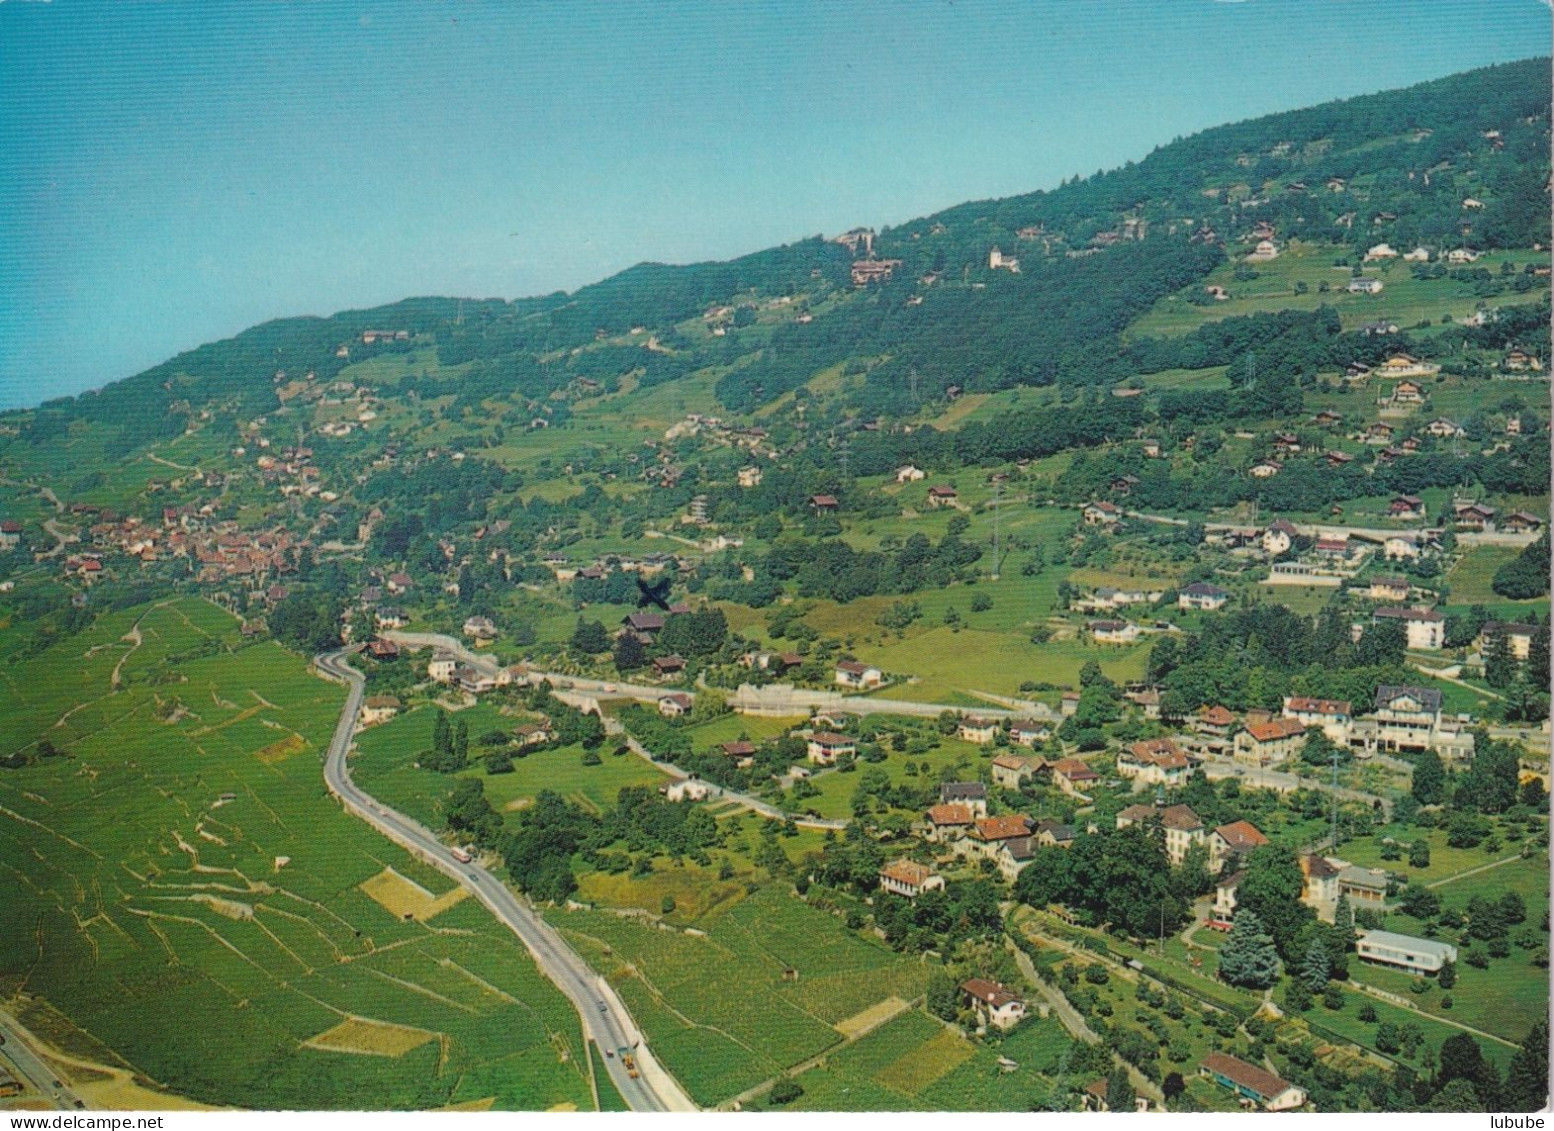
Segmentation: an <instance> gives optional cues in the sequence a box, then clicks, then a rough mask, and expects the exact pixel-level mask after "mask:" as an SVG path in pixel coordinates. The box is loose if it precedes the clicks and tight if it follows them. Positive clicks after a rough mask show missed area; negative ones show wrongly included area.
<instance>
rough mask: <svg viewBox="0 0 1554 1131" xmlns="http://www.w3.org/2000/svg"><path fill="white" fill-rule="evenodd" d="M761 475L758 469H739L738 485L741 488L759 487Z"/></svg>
mask: <svg viewBox="0 0 1554 1131" xmlns="http://www.w3.org/2000/svg"><path fill="white" fill-rule="evenodd" d="M762 474H763V473H762V471H761V469H760V468H759V467H741V468H740V469H739V485H740V486H741V487H759V486H760V485H761V476H762Z"/></svg>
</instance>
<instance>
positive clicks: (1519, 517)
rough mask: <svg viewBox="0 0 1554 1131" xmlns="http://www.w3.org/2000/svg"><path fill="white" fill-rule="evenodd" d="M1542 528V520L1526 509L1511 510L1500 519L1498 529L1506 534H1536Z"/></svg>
mask: <svg viewBox="0 0 1554 1131" xmlns="http://www.w3.org/2000/svg"><path fill="white" fill-rule="evenodd" d="M1542 528H1543V520H1542V519H1541V518H1539V517H1538V516H1537V515H1535V514H1528V513H1527V512H1526V511H1512V512H1511V513H1510V514H1508V515H1506V516H1505V517H1504V518H1503V519H1501V520H1500V529H1501V530H1504V531H1506V532H1507V533H1508V534H1536V533H1537V532H1538V531H1539V530H1541V529H1542Z"/></svg>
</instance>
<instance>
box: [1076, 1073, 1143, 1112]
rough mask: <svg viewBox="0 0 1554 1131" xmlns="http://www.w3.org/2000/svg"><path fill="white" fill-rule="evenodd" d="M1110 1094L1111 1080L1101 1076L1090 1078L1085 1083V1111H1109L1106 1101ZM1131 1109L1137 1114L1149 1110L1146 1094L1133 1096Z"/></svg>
mask: <svg viewBox="0 0 1554 1131" xmlns="http://www.w3.org/2000/svg"><path fill="white" fill-rule="evenodd" d="M1110 1094H1111V1081H1109V1080H1107V1079H1106V1077H1104V1076H1102V1077H1101V1078H1100V1079H1098V1080H1091V1081H1090V1082H1089V1083H1088V1084H1086V1085H1085V1094H1084V1110H1085V1111H1111V1105H1110V1104H1109V1103H1107V1102H1106V1098H1107V1096H1109V1095H1110ZM1133 1110H1134V1112H1135V1113H1137V1114H1143V1113H1145V1112H1148V1111H1149V1097H1148V1096H1138V1095H1136V1096H1134V1097H1133Z"/></svg>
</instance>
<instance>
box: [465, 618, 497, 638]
mask: <svg viewBox="0 0 1554 1131" xmlns="http://www.w3.org/2000/svg"><path fill="white" fill-rule="evenodd" d="M464 635H465V636H472V637H474V638H475V639H476V640H495V639H496V636H497V632H496V625H494V624H492V623H491V618H490V617H468V618H466V619H465V621H464Z"/></svg>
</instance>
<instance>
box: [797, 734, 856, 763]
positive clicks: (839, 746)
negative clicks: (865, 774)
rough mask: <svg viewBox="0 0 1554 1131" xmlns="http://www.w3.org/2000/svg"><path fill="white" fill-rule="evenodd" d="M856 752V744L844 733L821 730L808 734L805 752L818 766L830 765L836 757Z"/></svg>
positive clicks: (834, 761)
mask: <svg viewBox="0 0 1554 1131" xmlns="http://www.w3.org/2000/svg"><path fill="white" fill-rule="evenodd" d="M856 753H858V744H857V743H856V742H854V741H853V740H852V739H850V738H848V737H847V736H846V735H845V734H837V733H836V732H835V731H829V730H821V731H816V732H815V733H814V734H812V735H810V736H809V742H808V744H807V746H806V754H807V755H808V757H809V760H810V761H811V762H814V763H815V764H816V765H820V766H832V765H835V764H836V760H837V759H838V758H844V757H847V756H848V755H851V754H856Z"/></svg>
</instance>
